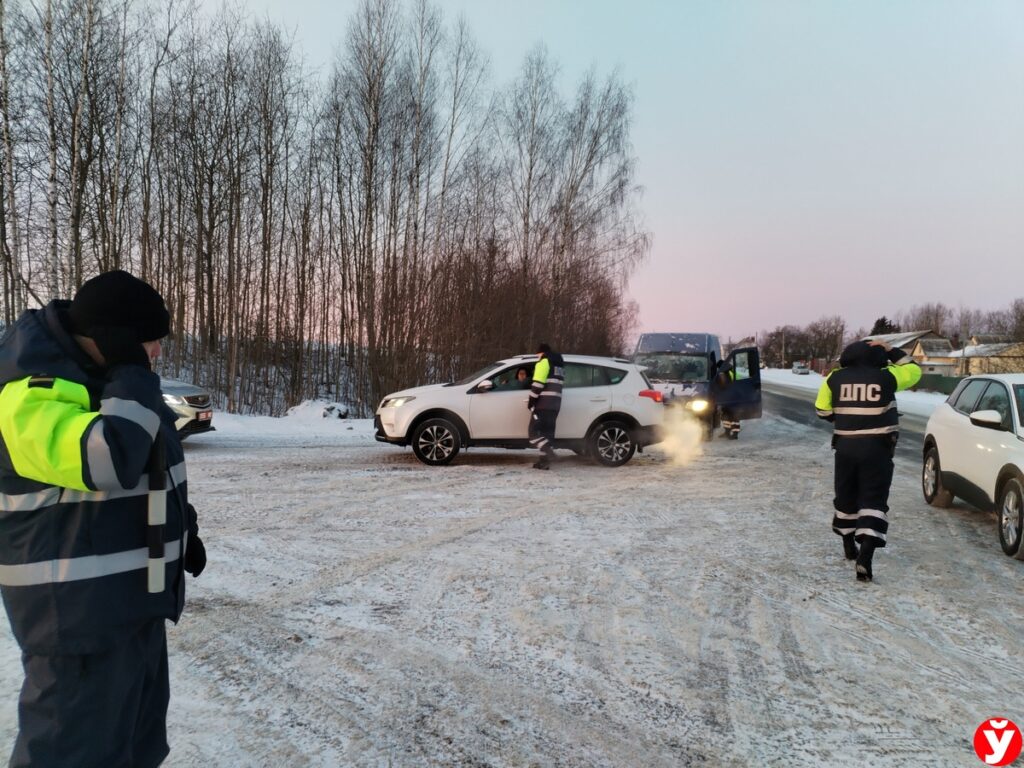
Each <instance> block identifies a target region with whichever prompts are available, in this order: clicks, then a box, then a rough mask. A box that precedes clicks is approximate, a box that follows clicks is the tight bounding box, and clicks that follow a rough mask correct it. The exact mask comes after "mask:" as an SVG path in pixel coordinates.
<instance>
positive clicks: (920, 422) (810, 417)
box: [761, 381, 926, 460]
mask: <svg viewBox="0 0 1024 768" xmlns="http://www.w3.org/2000/svg"><path fill="white" fill-rule="evenodd" d="M814 397H815V393H814V392H813V391H812V390H809V389H801V388H799V387H786V386H783V385H778V384H774V383H769V382H765V381H762V382H761V399H762V403H763V405H764V410H765V412H766V413H770V414H772V415H774V416H781V417H782V418H784V419H789V420H790V421H795V422H797V423H798V424H807V425H809V426H813V427H815V428H817V429H821V430H824V431H826V432H831V431H832V424H831V423H829V422H827V421H823V420H821V419H819V418H818V416H817V414H815V412H814ZM925 423H926V420H925V419H923V418H921V417H920V416H915V415H912V414H900V440H899V442H898V443H897V444H896V453H897V455H899V456H902V457H903V458H908V459H916V460H920V459H921V450H922V448H923V443H924V434H923V433H924V427H925Z"/></svg>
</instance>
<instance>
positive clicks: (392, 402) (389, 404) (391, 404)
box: [380, 397, 416, 408]
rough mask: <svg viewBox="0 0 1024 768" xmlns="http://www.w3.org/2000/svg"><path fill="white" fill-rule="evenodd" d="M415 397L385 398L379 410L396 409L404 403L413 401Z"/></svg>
mask: <svg viewBox="0 0 1024 768" xmlns="http://www.w3.org/2000/svg"><path fill="white" fill-rule="evenodd" d="M415 399H416V398H415V397H386V398H384V402H383V403H381V404H380V407H381V408H398V407H399V406H402V405H405V404H406V403H409V402H412V401H413V400H415Z"/></svg>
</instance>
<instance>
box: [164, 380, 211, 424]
mask: <svg viewBox="0 0 1024 768" xmlns="http://www.w3.org/2000/svg"><path fill="white" fill-rule="evenodd" d="M160 389H161V390H163V393H164V402H165V403H167V406H168V407H169V408H170V409H171V410H172V411H174V415H175V416H177V420H176V421H175V422H174V426H175V427H176V428H177V430H178V435H179V436H180V437H181V438H182V439H185V438H186V437H188V436H189V435H195V434H197V433H199V432H211V431H213V406H212V402H211V398H210V393H209V392H207V391H206V390H205V389H203V388H202V387H197V386H196V385H195V384H188V383H186V382H184V381H178V380H177V379H165V378H163V377H161V378H160Z"/></svg>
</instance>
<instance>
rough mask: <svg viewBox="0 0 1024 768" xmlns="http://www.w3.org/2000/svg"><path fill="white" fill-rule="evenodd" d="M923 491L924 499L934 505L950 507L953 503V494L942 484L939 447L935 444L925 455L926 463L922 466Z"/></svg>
mask: <svg viewBox="0 0 1024 768" xmlns="http://www.w3.org/2000/svg"><path fill="white" fill-rule="evenodd" d="M921 491H922V492H923V493H924V500H925V501H927V502H928V503H929V504H931V505H932V506H933V507H948V506H949V505H950V504H952V503H953V494H952V493H950V492H949V491H947V490H946V489H945V488H943V486H942V465H941V464H939V449H938V448H937V447H936V446H934V445H933V446H932V447H931V448H929V449H928V453H926V454H925V455H924V464H923V465H922V466H921Z"/></svg>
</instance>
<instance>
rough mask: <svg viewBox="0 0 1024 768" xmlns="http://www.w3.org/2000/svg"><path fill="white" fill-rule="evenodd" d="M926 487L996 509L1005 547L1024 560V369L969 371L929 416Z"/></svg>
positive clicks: (942, 503) (939, 503) (939, 496)
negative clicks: (977, 373) (986, 373)
mask: <svg viewBox="0 0 1024 768" xmlns="http://www.w3.org/2000/svg"><path fill="white" fill-rule="evenodd" d="M921 489H922V491H923V492H924V498H925V501H927V502H928V503H929V504H931V505H933V506H936V507H948V506H949V505H950V504H951V503H952V502H953V497H954V496H959V497H960V498H962V499H963V500H964V501H967V502H969V503H971V504H973V505H974V506H976V507H978V508H979V509H983V510H986V511H987V510H991V509H995V510H996V514H997V516H998V518H999V520H998V523H999V543H1000V544H1001V545H1002V547H1003V552H1005V553H1006V554H1007V555H1009V556H1011V557H1016V558H1017V559H1018V560H1024V535H1022V534H1024V373H1003V374H993V375H989V376H969V377H967V378H966V379H964V380H963V381H961V382H960V383H959V384H958V385H957V388H956V389H955V390H954V391H953V394H951V395H950V396H949V398H948V399H947V400H946V402H944V403H943V404H942V405H940V406H939V407H938V408H936V409H935V410H934V411H933V412H932V415H931V418H929V419H928V427H927V428H926V430H925V437H924V464H923V466H922V470H921Z"/></svg>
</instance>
